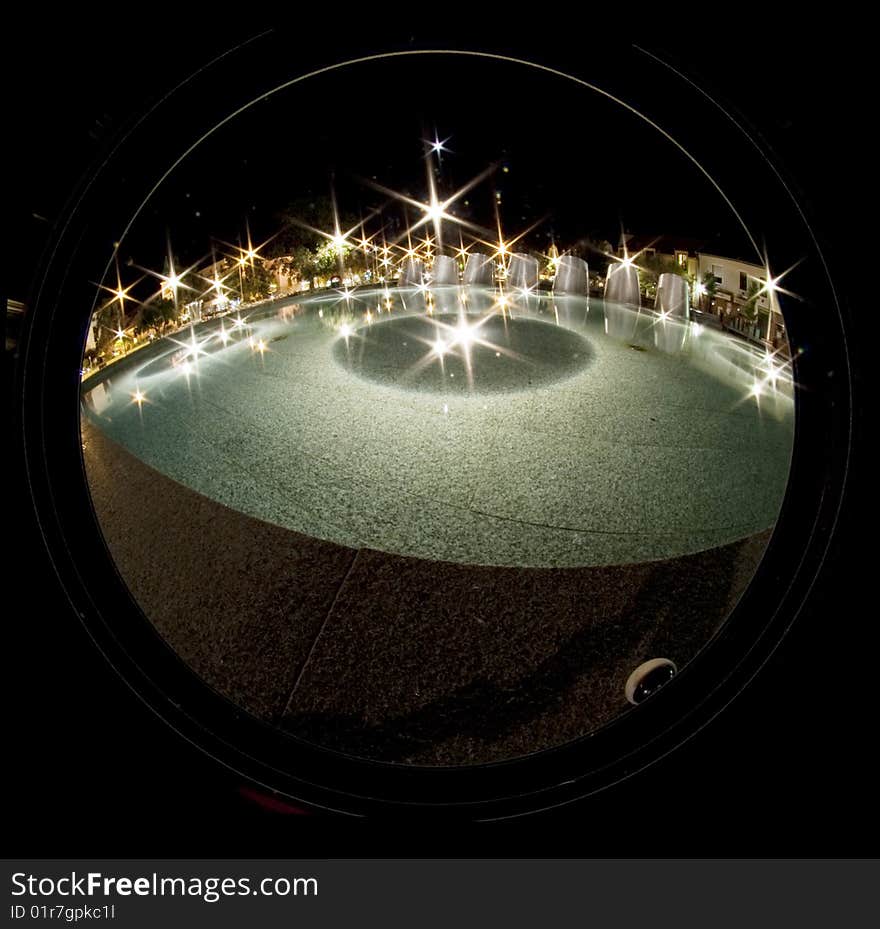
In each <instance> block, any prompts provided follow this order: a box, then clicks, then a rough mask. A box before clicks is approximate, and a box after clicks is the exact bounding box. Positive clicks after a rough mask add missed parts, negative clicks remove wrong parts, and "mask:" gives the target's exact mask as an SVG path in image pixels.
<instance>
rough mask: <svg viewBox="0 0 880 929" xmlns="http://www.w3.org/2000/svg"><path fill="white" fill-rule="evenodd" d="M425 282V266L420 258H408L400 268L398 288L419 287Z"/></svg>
mask: <svg viewBox="0 0 880 929" xmlns="http://www.w3.org/2000/svg"><path fill="white" fill-rule="evenodd" d="M424 281H425V266H424V264H422V262H421V261H420V260H419V259H418V258H407V259H406V261H404V263H403V264H402V265H401V266H400V276H399V277H398V279H397V286H398V287H419V286H420V285H421V284H423V283H424Z"/></svg>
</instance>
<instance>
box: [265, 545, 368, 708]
mask: <svg viewBox="0 0 880 929" xmlns="http://www.w3.org/2000/svg"><path fill="white" fill-rule="evenodd" d="M362 551H363V549H361V548H359V549H357V551H355V553H354V558H352V559H351V563H350V564H349V566H348V570H347V571H346V572H345V576H344V577H343V578H342V580H341V581H340V583H339V587H337V588H336V594H335V595H334V597H333V602H332V603H331V604H330V606H329V607H328V609H327V614H326V615H325V616H324V621H323V622H322V623H321V628H320V629H319V630H318V634H317V635H316V636H315V640H314V641H313V642H312V647H311V648H310V649H309V653H308V655H306V660H305V661H304V662H303V665H302V667H301V668H300V669H299V674H297V676H296V680H295V681H294V682H293V687H292V688H291V691H290V695H289V696H288V698H287V701H286V703H285V704H284V710H283V712H282V714H281V719H284V717H285V716H287V715H288V713H290V708H291V704H292V703H293V695H294V694H295V693H296V690H297V688H298V687H299V685H300V682H301V681H302V679H303V675H304V674H305V673H306V668H307V667H308V666H309V662H310V661H311V660H312V655H314V653H315V649H316V648H317V647H318V642H319V641H320V639H321V636H322V635H323V634H324V629H326V627H327V623H328V622H329V621H330V617H331V616H332V615H333V611H334V610H335V609H336V603H337V601H338V600H339V595H340V594H341V593H342V590H343V588H344V587H345V585H346V583H347V581H348V579H349V577H350V576H351V572H352V571H353V570H354V566H355V564H356V563H357V560H358V558H360V555H361V552H362Z"/></svg>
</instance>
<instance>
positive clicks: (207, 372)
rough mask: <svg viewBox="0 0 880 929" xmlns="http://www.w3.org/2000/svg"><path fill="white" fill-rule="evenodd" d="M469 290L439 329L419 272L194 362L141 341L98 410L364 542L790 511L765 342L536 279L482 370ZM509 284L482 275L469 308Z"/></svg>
mask: <svg viewBox="0 0 880 929" xmlns="http://www.w3.org/2000/svg"><path fill="white" fill-rule="evenodd" d="M461 293H462V292H461V291H459V289H458V288H451V289H449V291H446V292H441V293H439V294H438V295H437V297H436V298H435V299H434V301H433V302H432V303H431V305H430V309H431V310H432V312H433V314H434V319H435V320H437V321H438V322H439V324H440V325H439V328H437V329H436V330H435V332H434V333H432V331H431V326H432V325H434V324H433V323H429V322H428V321H427V318H426V317H424V316H418V315H416V316H413V315H408V314H414V313H415V314H419V313H422V314H423V313H424V311H425V310H426V309H428V304H427V303H426V298H425V297H423V296H419V295H415V294H413V293H412V292H410V293H409V294H406V293H403V294H400V293H398V292H396V291H393V292H392V296H391V298H390V300H389V301H386V300H385V298H384V297H383V296H382V295H381V294H374V295H372V296H369V297H364V298H363V300H362V301H361V302H357V301H345V300H337V301H335V302H332V301H331V302H328V301H326V300H324V301H319V302H314V301H313V302H303V303H302V304H288V305H286V306H282V307H281V308H280V309H276V308H273V309H272V310H271V311H269V313H268V314H267V315H264V316H263V317H262V318H259V315H258V317H254V318H252V319H251V320H250V322H251V323H252V327H251V328H250V329H248V330H241V331H240V332H236V333H235V334H234V335H233V337H232V338H231V339H230V340H229V342H228V344H226V345H223V344H221V343H220V341H219V340H218V339H217V338H216V335H215V337H214V338H213V339H212V340H210V341H207V342H205V344H204V346H203V351H204V352H205V353H206V354H204V355H201V356H200V357H199V360H198V361H197V363H193V364H192V367H191V369H189V373H188V374H184V373H182V372H184V371H185V370H186V365H187V363H186V362H185V361H182V349H180V347H179V346H173V345H172V346H170V348H166V349H165V350H164V354H163V349H162V347H161V346H158V347H155V348H153V349H150V353H148V354H147V355H144V356H141V357H140V358H139V357H138V356H134V357H133V358H132V359H131V361H130V362H129V361H128V360H126V362H124V363H123V365H121V366H120V367H119V368H118V369H116V370H114V371H112V372H110V373H109V375H108V377H107V379H106V380H105V381H104V382H103V383H102V384H100V385H98V387H97V388H96V389H95V390H94V391H93V394H92V395H91V396H90V397H89V398H88V402H87V410H88V415H89V416H91V417H92V418H93V421H94V422H97V423H98V424H99V425H100V426H101V429H102V430H103V431H104V432H106V433H107V434H108V435H109V436H111V437H112V438H113V439H115V440H116V441H118V442H119V443H120V444H122V445H124V446H125V447H126V448H128V449H129V450H130V451H131V452H133V453H134V455H136V456H137V457H138V458H140V459H141V460H142V461H144V462H146V463H147V464H150V465H152V466H153V467H155V468H156V469H157V470H159V471H161V472H162V473H164V474H165V475H167V476H169V477H172V478H174V479H175V480H177V481H179V482H181V483H183V484H186V485H187V486H189V487H191V488H193V489H194V490H197V491H199V492H200V493H201V494H204V495H205V496H208V497H210V498H212V499H214V500H216V501H219V502H220V503H223V504H225V505H227V506H229V507H231V508H233V509H235V510H238V511H240V512H242V513H245V514H247V515H249V516H253V517H255V518H257V519H261V520H265V521H267V522H271V523H274V524H277V525H279V526H283V527H286V528H288V529H292V530H295V531H297V532H299V533H301V534H303V535H305V536H309V537H314V538H318V539H323V540H325V541H328V542H334V543H337V544H340V545H343V546H346V547H349V548H352V549H357V548H364V547H366V548H371V549H376V550H379V551H385V552H389V553H394V554H401V555H409V556H413V557H418V558H424V559H434V560H437V559H439V560H443V561H454V562H458V563H462V564H470V565H473V564H482V565H499V566H503V565H508V566H531V567H578V566H583V565H607V564H631V563H635V562H641V561H645V560H650V559H663V558H669V557H673V556H679V555H683V554H687V553H689V552H699V551H704V550H706V549H708V548H712V547H717V546H719V545H722V544H725V543H728V542H732V541H734V540H736V539H740V538H743V537H745V536H747V535H752V534H754V533H757V532H760V531H762V530H764V529H766V528H767V527H769V526H771V525H772V524H773V523H774V521H775V518H776V515H777V513H778V510H779V506H780V503H781V500H782V496H783V493H784V489H785V484H786V480H787V474H788V467H789V461H790V456H791V444H792V416H791V410H790V404H788V405H787V404H786V402H785V399H784V398H782V399H780V398H779V397H778V396H776V395H775V394H774V395H773V396H768V397H764V398H762V399H761V401H760V403H758V402H755V400H754V399H753V398H750V397H748V390H749V387H750V386H751V384H752V383H753V381H754V378H755V364H756V362H755V356H754V355H753V354H751V353H750V352H749V351H748V350H747V348H746V347H744V346H741V345H738V344H736V342H735V340H732V339H727V338H725V337H724V336H721V335H720V334H718V333H712V332H708V331H705V332H703V333H702V335H701V336H700V337H699V338H691V339H689V341H688V342H687V343H686V345H685V351H684V353H682V354H678V353H676V351H675V348H676V345H677V347H681V340H680V339H678V335H677V330H676V329H675V327H674V326H672V325H671V324H670V325H668V326H667V325H663V326H658V325H657V324H656V321H652V320H650V319H648V318H646V317H644V316H643V317H641V318H638V319H636V318H635V317H634V316H633V315H632V314H628V313H626V312H625V311H622V310H619V309H614V308H613V307H607V308H604V310H603V306H602V304H601V301H600V302H599V303H598V306H594V307H591V308H590V307H588V305H587V302H586V301H585V300H577V299H574V298H563V299H561V300H556V301H555V302H554V301H553V300H549V299H546V298H542V299H537V298H530V299H528V300H520V301H519V302H518V303H516V305H515V306H514V308H513V309H514V318H513V321H512V322H505V321H502V320H501V319H500V318H499V317H495V319H494V320H493V321H492V322H491V323H490V324H488V325H486V326H485V328H483V329H481V330H479V331H478V332H477V333H476V340H475V341H474V342H473V344H472V347H471V349H470V350H469V360H470V363H471V364H470V367H471V374H472V376H473V384H472V389H464V390H463V389H462V387H463V386H465V384H466V383H467V379H468V371H467V368H468V365H467V364H466V362H467V361H468V358H466V357H465V353H464V352H463V351H462V346H461V343H459V344H458V345H456V344H455V339H456V338H458V336H457V335H456V334H455V332H454V329H455V326H454V325H452V324H453V322H454V320H455V315H454V314H455V313H457V312H458V307H459V305H460V304H459V303H458V302H457V301H458V300H459V297H460V295H461ZM491 303H492V298H491V297H490V296H488V295H487V294H485V293H481V292H479V291H477V292H474V293H473V294H471V295H470V296H469V297H468V302H467V304H466V309H467V310H468V311H469V313H470V316H469V317H468V319H469V325H476V324H477V321H478V320H479V318H480V313H481V312H482V311H485V310H486V309H487V308H488V307H489V306H490V305H491ZM389 307H390V308H393V313H391V314H389V312H388V310H389ZM367 312H369V313H370V314H371V317H370V319H369V320H368V319H367V317H366V315H365V314H366V313H367ZM389 316H391V321H390V322H389V321H387V320H388V319H389ZM213 325H214V327H215V333H216V325H217V324H213ZM223 325H224V326H226V327H228V326H229V325H230V321H229V320H228V319H227V320H226V321H225V322H224V324H223ZM343 325H345V326H348V327H350V332H349V330H348V329H346V330H344V331H345V332H347V333H348V335H347V336H346V337H343V336H342V335H341V334H340V333H341V331H343V330H341V329H340V327H341V326H343ZM450 326H452V328H451V329H450V328H449V327H450ZM209 330H210V326H209V327H205V328H204V329H202V330H200V337H204V335H205V333H207V332H209ZM606 333H611V335H608V334H606ZM248 334H250V335H251V337H252V339H253V343H252V345H249V344H248V339H247V335H248ZM435 334H439V337H442V338H443V339H444V340H445V342H446V343H448V345H447V348H448V351H446V352H444V354H442V355H440V354H438V353H437V352H436V351H433V350H432V344H433V341H434V335H435ZM480 340H482V341H483V342H485V343H488V344H482V345H481V344H480ZM257 346H262V348H264V349H265V351H263V352H261V351H258V350H255V349H256V347H257ZM172 349H173V351H172ZM172 362H178V363H177V364H172ZM136 388H137V389H142V390H143V391H144V392H145V394H146V397H147V400H146V402H144V403H143V405H142V406H140V407H139V406H137V405H136V404H133V403H132V402H131V394H132V392H133V391H134V390H135V389H136Z"/></svg>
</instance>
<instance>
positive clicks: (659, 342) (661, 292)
mask: <svg viewBox="0 0 880 929" xmlns="http://www.w3.org/2000/svg"><path fill="white" fill-rule="evenodd" d="M654 309H655V310H656V312H657V313H658V314H659V318H658V319H657V321H656V323H655V324H654V345H655V346H656V347H657V348H658V349H660V351H661V352H666V353H667V354H669V355H674V354H677V353H678V352H680V351H681V350H682V349H683V348H684V342H685V337H686V336H687V329H688V327H687V319H688V316H689V305H688V283H687V281H686V280H685V279H684V278H683V277H682V276H681V275H680V274H671V273H666V274H661V275H660V280H659V281H658V282H657V296H656V298H655V300H654Z"/></svg>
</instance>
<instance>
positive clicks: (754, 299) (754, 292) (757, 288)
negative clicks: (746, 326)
mask: <svg viewBox="0 0 880 929" xmlns="http://www.w3.org/2000/svg"><path fill="white" fill-rule="evenodd" d="M760 295H761V284H760V283H759V282H758V281H756V280H755V279H754V278H752V279H751V280H750V281H749V289H748V290H747V291H746V302H745V303H744V304H743V305H742V307H741V308H740V312H741V313H742V315H743V316H744V317H745V318H746V319H747V320H748V321H749V322H750V323H753V322H755V320H756V319H757V318H758V297H759V296H760Z"/></svg>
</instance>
